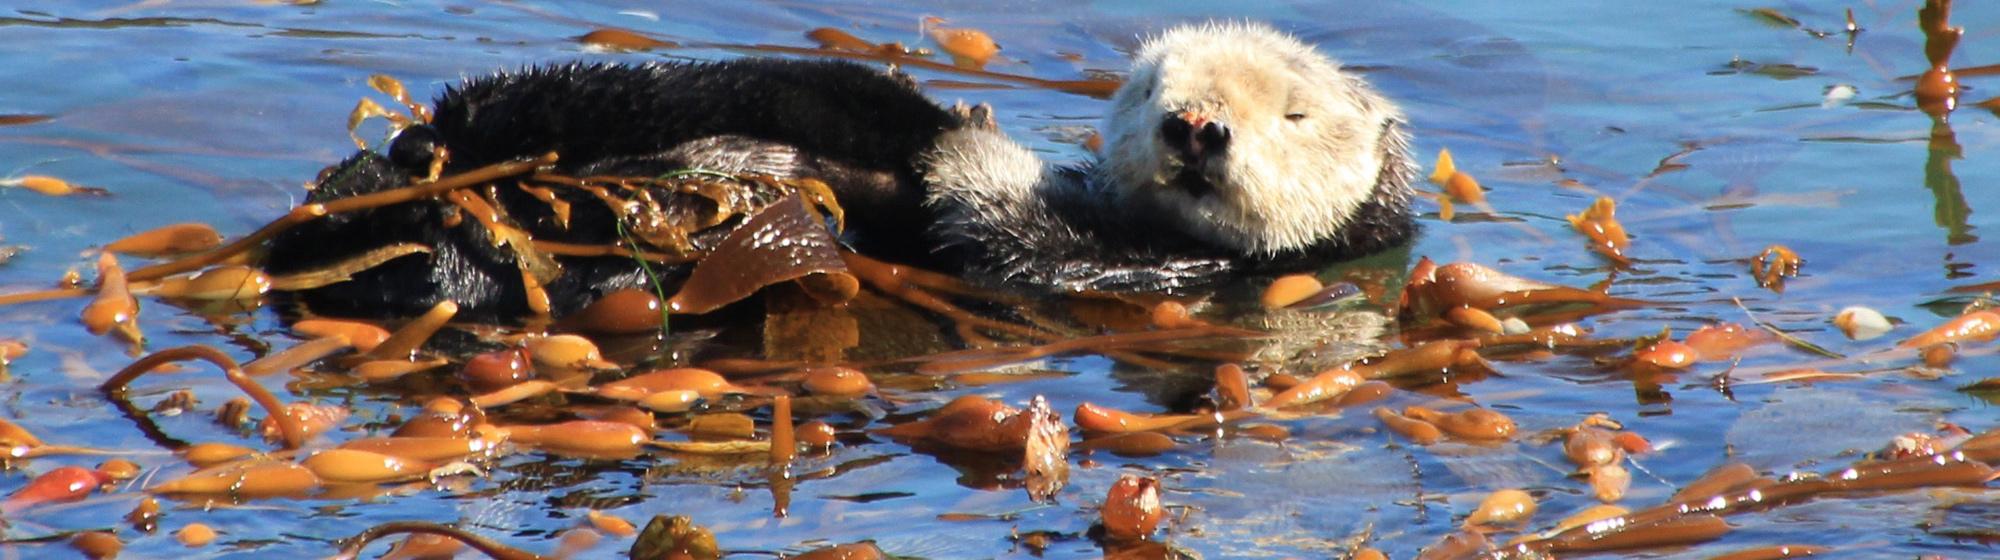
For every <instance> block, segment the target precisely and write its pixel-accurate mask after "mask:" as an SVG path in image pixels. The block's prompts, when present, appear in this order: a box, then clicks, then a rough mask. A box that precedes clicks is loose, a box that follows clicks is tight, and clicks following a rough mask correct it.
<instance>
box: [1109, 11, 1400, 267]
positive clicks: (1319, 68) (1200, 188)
mask: <svg viewBox="0 0 2000 560" xmlns="http://www.w3.org/2000/svg"><path fill="white" fill-rule="evenodd" d="M1112 104H1113V109H1112V113H1111V116H1110V118H1109V121H1108V123H1107V125H1106V129H1107V130H1109V131H1110V134H1111V138H1110V145H1109V148H1108V150H1107V159H1108V161H1107V163H1106V165H1107V167H1108V169H1109V171H1110V172H1111V173H1112V182H1113V183H1115V184H1116V185H1117V188H1119V189H1121V194H1122V195H1123V196H1125V197H1127V198H1133V199H1139V200H1145V201H1148V202H1149V203H1151V204H1154V205H1157V206H1159V207H1160V208H1162V209H1164V210H1165V211H1167V212H1169V213H1171V214H1173V215H1174V216H1175V217H1177V218H1178V219H1179V220H1181V221H1182V222H1183V223H1184V224H1185V225H1186V226H1188V228H1189V229H1190V230H1191V232H1192V233H1194V234H1195V235H1197V236H1199V237H1201V238H1203V239H1205V240H1207V241H1209V242H1211V243H1216V244H1219V245H1222V246H1225V247H1229V248H1232V249H1235V250H1238V251H1243V252H1246V253H1254V254H1269V253H1276V252H1281V251H1287V250H1295V249H1303V248H1306V247H1310V246H1313V245H1314V244H1316V243H1319V242H1321V241H1325V240H1328V239H1330V238H1333V237H1336V236H1337V234H1338V233H1339V232H1340V230H1341V228H1343V227H1346V226H1347V225H1348V223H1349V222H1350V221H1351V219H1352V218H1353V217H1354V214H1355V213H1356V212H1357V211H1359V210H1360V209H1361V207H1362V205H1363V204H1364V203H1365V202H1367V201H1368V200H1369V199H1370V197H1371V196H1372V193H1374V191H1375V189H1376V182H1377V181H1378V179H1381V178H1382V175H1383V170H1384V168H1385V158H1391V157H1394V158H1402V157H1403V154H1402V151H1403V150H1404V149H1405V148H1404V142H1403V139H1402V137H1401V132H1400V131H1398V130H1396V123H1397V122H1398V121H1400V119H1401V115H1400V114H1399V113H1398V112H1397V110H1396V108H1395V107H1394V106H1393V105H1392V104H1390V103H1389V101H1387V100H1386V99H1383V98H1382V97H1381V96H1380V95H1379V94H1377V93H1375V91H1374V90H1373V89H1371V88H1370V87H1369V86H1368V84H1367V83H1366V82H1364V81H1362V80H1361V79H1360V78H1357V77H1354V76H1350V75H1347V74H1344V73H1342V72H1341V71H1340V66H1339V64H1338V63H1336V62H1334V61H1333V60H1331V59H1329V58H1327V57H1325V56H1322V55H1320V54H1319V53H1317V52H1314V51H1313V49H1312V47H1309V46H1307V45H1305V44H1304V43H1300V42H1299V41H1298V40H1297V39H1294V38H1292V37H1291V36H1289V35H1286V34H1284V33H1281V32H1278V31H1276V30H1273V29H1271V28H1268V27H1264V26H1261V25H1255V24H1237V23H1210V24H1204V25H1197V26H1182V27H1178V28H1175V29H1172V30H1169V31H1167V32H1166V33H1163V34H1161V35H1160V36H1158V37H1155V38H1153V39H1152V40H1150V41H1147V42H1146V43H1145V44H1144V45H1143V46H1141V47H1140V49H1139V53H1138V55H1137V57H1136V58H1135V60H1134V61H1133V66H1132V72H1131V77H1130V78H1129V79H1128V81H1127V82H1126V83H1125V85H1124V86H1123V87H1122V88H1120V89H1119V90H1118V93H1117V94H1116V95H1115V96H1114V97H1113V98H1112Z"/></svg>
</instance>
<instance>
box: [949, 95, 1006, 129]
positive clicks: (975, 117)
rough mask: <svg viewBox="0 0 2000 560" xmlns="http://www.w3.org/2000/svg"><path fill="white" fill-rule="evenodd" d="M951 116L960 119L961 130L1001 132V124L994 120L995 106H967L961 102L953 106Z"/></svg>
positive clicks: (982, 104) (983, 104)
mask: <svg viewBox="0 0 2000 560" xmlns="http://www.w3.org/2000/svg"><path fill="white" fill-rule="evenodd" d="M951 115H952V116H953V117H957V118H958V126H959V127H960V128H976V129H984V130H1000V123H999V122H998V121H996V120H994V118H993V106H992V105H987V104H985V103H980V104H978V105H970V106H968V105H966V104H965V102H964V101H960V102H958V103H956V104H953V105H952V106H951Z"/></svg>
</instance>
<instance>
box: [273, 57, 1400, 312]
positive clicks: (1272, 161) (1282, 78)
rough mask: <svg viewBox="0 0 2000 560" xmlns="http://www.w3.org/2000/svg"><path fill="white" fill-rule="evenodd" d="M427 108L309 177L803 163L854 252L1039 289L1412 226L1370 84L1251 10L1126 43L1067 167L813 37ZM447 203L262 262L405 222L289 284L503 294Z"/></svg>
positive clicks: (562, 282)
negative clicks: (1131, 53)
mask: <svg viewBox="0 0 2000 560" xmlns="http://www.w3.org/2000/svg"><path fill="white" fill-rule="evenodd" d="M435 115H436V116H435V118H434V119H433V120H432V122H431V123H430V124H429V125H422V126H415V127H411V128H408V129H404V130H403V131H401V132H400V133H398V135H397V136H396V137H395V138H394V139H393V140H392V141H391V142H390V143H389V144H388V146H387V148H386V149H385V150H383V152H384V153H376V152H374V151H368V150H364V151H362V152H360V153H357V154H356V155H354V156H353V157H350V158H349V159H347V160H346V161H344V162H342V163H340V164H338V165H336V166H334V167H331V168H329V169H328V170H327V171H325V172H323V173H322V175H321V180H320V181H319V182H318V185H317V188H315V189H314V191H313V192H312V194H311V197H310V199H311V200H313V201H324V200H329V199H334V198H340V197H346V196H352V195H356V194H365V193H369V192H376V191H379V190H382V189H387V188H393V187H397V186H402V185H404V184H407V183H408V182H409V180H410V178H411V177H413V176H422V175H424V173H425V170H426V169H428V168H430V167H431V166H432V163H433V158H434V157H435V154H439V153H444V154H449V156H448V159H446V160H445V162H444V163H445V164H446V167H445V170H446V171H447V172H451V171H463V170H467V169H472V168H475V167H478V166H481V165H486V164H490V163H494V162H499V161H505V160H510V159H516V158H521V157H526V156H532V155H538V154H541V153H544V152H549V151H554V152H557V153H559V154H560V156H561V159H560V160H559V163H558V164H557V167H558V171H561V172H564V173H567V174H570V175H575V176H589V175H641V176H644V175H659V174H663V173H668V172H672V171H675V170H683V169H690V168H693V169H704V170H714V171H722V172H727V173H757V174H764V175H770V176H776V177H812V178H817V179H820V180H823V181H824V182H825V183H826V184H827V185H829V186H830V187H831V189H832V191H833V192H834V194H835V195H836V198H837V200H838V202H839V204H840V206H842V207H844V208H845V209H846V214H847V219H846V222H847V224H848V227H847V229H846V231H845V233H844V235H843V237H842V241H843V242H844V243H846V244H848V245H849V246H850V247H851V248H853V249H854V250H857V251H860V252H863V253H869V254H876V255H885V256H888V257H889V258H891V259H894V260H902V261H907V262H914V263H916V264H920V265H923V266H926V267H930V268H934V269H939V270H943V271H947V272H954V273H959V274H962V275H965V276H967V277H970V278H972V279H974V280H978V281H984V282H988V283H994V284H1006V285H1011V286H1016V287H1024V288H1029V289H1052V290H1082V289H1093V290H1159V289H1171V288H1181V287H1187V286H1195V285H1202V284H1207V283H1211V282H1214V281H1216V280H1219V279H1223V278H1228V277H1230V276H1233V275H1236V274H1243V273H1258V272H1272V271H1282V270H1300V269H1309V268H1313V267H1315V266H1317V265H1322V264H1325V263H1328V262H1332V261H1335V260H1339V259H1346V258H1352V257H1357V256H1362V255H1366V254H1369V253H1372V252H1376V251H1379V250H1381V249H1384V248H1387V247H1391V246H1394V245H1397V244H1400V243H1402V242H1403V241H1404V240H1406V239H1407V238H1408V237H1409V236H1410V235H1411V234H1412V233H1413V231H1414V229H1415V226H1414V224H1413V221H1412V216H1411V214H1410V210H1409V207H1408V206H1409V199H1410V196H1411V190H1410V182H1411V180H1412V177H1413V176H1415V174H1416V170H1415V167H1414V166H1413V164H1412V163H1411V159H1410V157H1409V155H1408V153H1407V151H1408V148H1407V138H1406V135H1405V132H1404V131H1403V124H1402V115H1401V114H1400V113H1399V111H1398V110H1397V109H1396V107H1395V105H1394V104H1392V103H1391V102H1389V101H1388V100H1387V99H1385V98H1383V97H1382V96H1381V95H1379V94H1378V93H1376V92H1375V91H1374V90H1373V89H1372V88H1371V87H1370V86H1369V85H1368V84H1367V83H1366V82H1364V81H1363V80H1362V79H1360V78H1358V77H1356V76H1353V75H1350V74H1347V73H1344V72H1342V71H1341V69H1340V67H1339V65H1338V64H1337V63H1336V62H1334V61H1333V60H1331V59H1329V58H1327V57H1325V56H1323V55H1321V54H1319V53H1317V52H1315V51H1314V50H1313V49H1312V48H1311V47H1309V46H1307V45H1305V44H1303V43H1301V42H1299V41H1298V40H1296V39H1294V38H1292V37H1290V36H1289V35H1286V34H1283V33H1281V32H1278V31H1275V30H1273V29H1271V28H1268V27H1265V26H1262V25H1255V24H1236V23H1223V24H1213V23H1212V24H1202V25H1190V26H1183V27H1178V28H1175V29H1172V30H1169V31H1166V32H1165V33H1162V34H1160V35H1159V36H1157V37H1155V38H1153V39H1151V40H1149V41H1146V42H1145V43H1144V45H1143V46H1142V47H1141V48H1140V49H1139V51H1138V55H1137V57H1136V58H1135V61H1134V63H1133V67H1132V70H1131V73H1130V77H1129V79H1128V80H1127V82H1126V83H1125V84H1124V85H1123V86H1122V87H1121V88H1120V89H1119V90H1118V91H1117V93H1116V94H1115V95H1114V96H1113V98H1112V112H1111V114H1110V116H1109V118H1108V120H1107V122H1106V126H1105V128H1104V130H1105V131H1106V132H1107V134H1106V136H1107V138H1108V142H1107V145H1106V149H1105V150H1104V151H1105V153H1104V155H1103V156H1102V159H1101V160H1098V161H1090V162H1085V163H1082V164H1079V165H1070V166H1054V165H1048V164H1045V163H1043V162H1042V161H1041V160H1040V159H1039V158H1037V157H1036V156H1035V155H1034V154H1033V153H1032V152H1031V151H1029V150H1028V149H1027V148H1025V147H1023V146H1021V145H1020V144H1018V143H1015V142H1014V141H1012V140H1010V139H1009V138H1007V137H1006V136H1005V135H1004V134H1002V133H1000V132H999V131H998V130H997V127H995V126H993V123H992V120H991V114H990V111H989V110H987V109H985V108H984V107H975V108H971V109H967V108H964V107H962V106H961V107H956V108H946V107H943V106H940V105H938V104H937V103H935V102H933V101H931V100H930V99H928V98H927V97H925V96H924V95H923V94H922V92H920V91H919V90H918V89H917V87H916V84H915V82H914V81H913V80H911V79H909V78H908V77H906V76H902V75H899V74H896V73H894V72H893V71H892V72H884V71H882V70H880V69H878V68H872V67H869V66H865V65H861V64H857V63H852V62H844V61H832V60H793V59H772V58H749V59H740V60H732V61H724V62H703V63H677V62H665V63H651V64H643V65H616V64H583V63H573V64H565V65H556V66H545V67H537V68H530V69H527V70H523V71H519V72H508V73H501V74H497V75H493V76H489V77H484V78H477V79H473V80H470V81H468V82H466V83H464V84H463V85H460V86H458V87H454V88H449V89H447V90H446V91H445V92H444V93H443V94H442V95H441V96H440V97H439V99H438V100H437V102H436V108H435ZM440 147H441V148H443V150H442V151H440V150H438V149H437V148H440ZM488 192H489V193H490V196H492V197H493V199H494V200H496V201H498V202H500V203H501V204H500V205H501V208H500V210H501V211H502V212H505V213H507V214H509V215H511V216H512V218H513V219H514V220H516V221H518V222H520V223H522V224H523V228H524V229H526V230H528V231H529V232H530V233H532V234H533V235H535V236H536V237H537V238H550V239H559V240H563V241H573V242H579V243H614V242H616V241H617V240H618V239H619V237H618V235H619V233H618V231H617V230H616V224H615V223H614V222H615V218H614V217H613V216H612V215H611V214H610V213H609V211H607V210H604V209H603V208H602V207H601V206H592V205H576V206H575V208H577V210H576V215H574V216H570V217H569V220H568V221H567V223H566V224H564V225H563V227H556V226H554V225H552V224H550V223H549V222H552V221H553V218H552V217H551V216H550V215H549V211H548V209H547V207H546V205H545V204H543V203H542V202H541V201H537V200H535V199H534V198H533V197H532V196H531V195H530V194H529V193H528V192H526V191H525V190H522V189H511V188H495V189H490V190H489V191H488ZM576 196H585V195H576ZM455 212H456V210H454V209H450V208H449V207H448V205H447V204H444V203H442V202H439V201H416V202H408V203H403V204H399V205H396V206H391V207H387V208H381V209H376V210H371V211H366V212H360V213H355V214H348V215H340V216H334V217H330V218H328V219H326V220H322V221H319V222H315V223H312V224H310V225H308V226H306V227H302V228H298V229H295V230H292V231H290V232H288V233H286V234H284V235H281V236H279V237H278V238H277V239H275V240H274V241H273V243H272V246H271V250H270V253H269V258H268V261H267V266H268V267H269V268H270V269H271V270H272V271H273V272H274V273H279V274H283V273H287V272H291V271H297V270H305V269H311V268H316V267H320V266H325V265H326V264H328V263H331V262H335V261H338V260H340V259H344V258H348V257H351V256H352V255H354V254H357V253H359V252H362V251H366V250H367V249H369V248H373V247H379V246H382V245H385V244H389V243H418V244H422V245H425V246H428V247H430V248H431V251H430V252H429V253H424V254H419V255H413V256H406V257H402V258H397V259H394V260H391V261H389V262H387V263H385V264H382V265H381V266H378V267H375V268H373V269H370V270H366V271H363V272H360V273H357V274H355V275H354V276H353V279H352V280H350V281H347V282H341V283H337V284H332V285H329V286H325V287H321V288H316V289H313V290H308V291H305V292H302V293H299V294H298V297H299V298H300V299H301V300H302V301H303V302H305V303H306V304H307V305H308V307H310V308H312V309H313V310H314V311H316V312H319V313H326V314H335V315H376V316H380V315H404V314H413V313H416V312H420V311H421V310H423V309H425V308H428V307H429V306H430V305H432V304H433V303H435V302H437V301H440V300H443V299H451V300H453V301H456V302H458V303H459V305H460V309H461V316H462V317H472V318H489V319H503V320H504V319H508V318H517V317H522V316H525V315H526V314H527V309H526V307H525V304H524V303H522V299H523V298H522V297H521V291H522V287H521V286H522V285H521V282H520V278H521V277H520V274H521V271H520V269H519V267H517V266H516V265H515V264H514V262H513V259H514V258H515V255H513V254H510V253H508V252H506V251H502V250H498V249H495V248H494V247H493V244H491V243H490V242H488V241H487V240H484V239H482V238H481V236H482V235H483V233H480V232H475V231H472V230H473V229H475V228H467V227H455V226H451V225H447V224H449V223H452V222H450V221H448V220H447V219H446V218H447V217H448V216H447V214H452V213H455ZM464 222H470V220H465V221H464ZM719 229H726V228H719ZM718 235H719V234H718ZM696 241H697V242H699V241H701V240H699V239H697V240H696ZM561 261H562V263H561V264H562V268H563V270H564V272H563V274H562V275H561V276H560V277H558V278H556V279H555V280H554V281H553V282H550V283H548V284H547V285H546V286H545V288H546V289H547V290H548V292H549V295H550V297H551V299H552V303H553V305H552V308H553V312H554V313H555V314H557V315H561V314H563V313H567V312H571V311H574V310H576V309H579V308H581V307H582V306H584V305H586V304H588V303H589V302H591V301H593V300H595V299H596V298H597V297H599V296H601V295H602V294H604V293H607V292H609V291H612V290H617V289H622V288H629V287H635V286H640V285H643V284H644V283H645V282H646V279H645V277H644V276H643V274H642V271H641V270H639V267H638V266H637V265H636V264H635V263H634V262H633V261H632V260H631V259H629V258H618V257H564V258H562V259H561ZM680 268H685V267H668V269H667V270H665V271H664V273H665V274H666V275H667V276H669V277H670V278H669V280H672V278H673V277H676V276H677V275H680V274H683V273H684V272H685V271H684V270H680Z"/></svg>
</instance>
